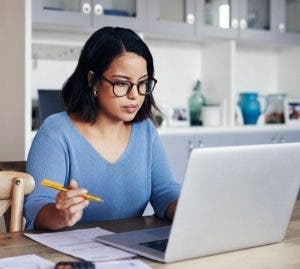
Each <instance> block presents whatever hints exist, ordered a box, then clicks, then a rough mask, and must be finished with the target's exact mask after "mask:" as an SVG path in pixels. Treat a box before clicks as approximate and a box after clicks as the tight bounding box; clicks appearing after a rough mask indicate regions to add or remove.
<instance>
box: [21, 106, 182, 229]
mask: <svg viewBox="0 0 300 269" xmlns="http://www.w3.org/2000/svg"><path fill="white" fill-rule="evenodd" d="M26 172H27V173H29V174H31V175H32V176H33V177H34V179H35V183H36V186H35V189H34V191H33V192H32V193H31V194H29V195H28V196H27V197H26V199H25V205H24V213H25V218H26V229H27V230H31V229H34V222H35V218H36V216H37V214H38V212H39V211H40V210H41V208H42V207H44V206H45V205H46V204H49V203H55V197H56V195H57V192H58V191H56V190H53V189H50V188H46V187H43V186H41V184H40V183H41V181H42V179H44V178H48V179H52V180H54V181H57V182H59V183H61V184H63V185H64V186H68V185H69V183H70V181H71V179H75V180H76V181H77V182H78V184H79V186H80V187H81V188H85V189H87V190H88V191H89V193H91V194H94V195H98V196H100V197H101V198H103V200H104V202H103V203H98V202H92V201H91V202H90V204H89V206H88V207H87V208H85V209H84V211H83V215H82V218H81V219H80V221H79V222H78V223H95V222H99V221H104V220H114V219H122V218H131V217H137V216H141V215H142V214H143V212H144V209H145V207H146V206H147V203H148V202H149V201H150V203H151V205H152V206H153V208H154V212H155V214H156V215H158V216H159V217H161V218H164V217H165V213H166V209H167V208H168V206H169V205H170V204H171V203H172V202H173V201H175V200H176V199H178V196H179V192H180V185H179V183H177V182H176V180H175V178H174V175H173V173H172V171H171V169H170V165H169V162H168V159H167V156H166V153H165V150H164V147H163V145H162V143H161V140H160V137H159V135H158V133H157V130H156V128H155V126H154V125H153V124H152V122H151V121H150V120H148V119H147V120H143V121H140V122H136V123H133V124H132V129H131V135H130V139H129V142H128V144H127V146H126V148H125V150H124V151H123V153H122V154H121V155H120V157H119V158H118V160H117V161H115V162H110V161H108V160H107V159H105V157H104V156H102V155H101V154H100V153H99V152H98V151H97V150H96V149H95V148H94V147H93V146H92V145H91V144H90V143H89V142H88V140H87V139H86V138H85V137H84V136H83V135H82V134H81V133H80V132H79V130H78V129H77V127H76V126H75V125H74V123H73V122H72V120H71V119H70V117H69V115H68V114H67V113H66V112H61V113H57V114H54V115H52V116H50V117H48V118H47V119H46V120H45V121H44V123H43V124H42V126H41V128H40V129H39V131H38V133H37V134H36V136H35V138H34V140H33V143H32V146H31V149H30V151H29V155H28V159H27V164H26Z"/></svg>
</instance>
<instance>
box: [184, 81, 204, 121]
mask: <svg viewBox="0 0 300 269" xmlns="http://www.w3.org/2000/svg"><path fill="white" fill-rule="evenodd" d="M203 104H204V96H203V95H202V93H201V81H200V80H197V81H196V84H195V87H194V88H193V93H192V95H191V96H190V97H189V100H188V105H189V115H190V124H191V126H197V125H198V126H199V125H202V120H201V111H202V106H203Z"/></svg>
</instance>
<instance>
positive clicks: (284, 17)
mask: <svg viewBox="0 0 300 269" xmlns="http://www.w3.org/2000/svg"><path fill="white" fill-rule="evenodd" d="M299 14H300V2H299V1H298V0H280V1H278V7H277V19H278V26H277V27H278V31H279V32H280V35H279V39H280V41H281V42H284V43H291V44H295V43H299V42H300V16H299Z"/></svg>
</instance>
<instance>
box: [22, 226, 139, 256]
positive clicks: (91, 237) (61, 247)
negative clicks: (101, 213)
mask: <svg viewBox="0 0 300 269" xmlns="http://www.w3.org/2000/svg"><path fill="white" fill-rule="evenodd" d="M107 234H112V232H109V231H107V230H103V229H100V228H89V229H77V230H73V231H63V232H50V233H41V234H31V233H25V235H26V236H27V237H29V238H31V239H32V240H34V241H37V242H39V243H40V244H43V245H45V246H47V247H50V248H52V249H55V250H57V251H60V252H62V253H65V254H68V255H71V256H73V257H76V258H80V259H83V260H87V261H112V260H117V259H124V258H131V257H134V256H136V255H135V254H133V253H130V252H127V251H123V250H120V249H117V248H113V247H109V246H106V245H104V244H101V243H98V242H96V241H95V238H96V237H97V236H102V235H107Z"/></svg>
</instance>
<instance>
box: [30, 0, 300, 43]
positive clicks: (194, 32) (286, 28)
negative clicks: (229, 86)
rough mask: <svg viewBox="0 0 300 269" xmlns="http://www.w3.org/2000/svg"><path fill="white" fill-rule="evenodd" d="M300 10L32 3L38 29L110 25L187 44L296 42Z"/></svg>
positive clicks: (171, 0) (79, 0) (288, 6)
mask: <svg viewBox="0 0 300 269" xmlns="http://www.w3.org/2000/svg"><path fill="white" fill-rule="evenodd" d="M299 12H300V2H299V1H298V0H152V1H147V0H122V1H119V0H109V1H108V0H34V1H33V0H32V15H33V17H32V19H33V20H32V21H33V25H34V28H41V29H51V30H56V31H57V30H58V31H61V30H63V31H65V30H71V31H74V32H76V31H87V32H89V31H91V28H92V29H93V28H100V27H103V26H106V25H110V26H121V27H128V28H132V29H134V30H136V31H140V32H144V33H146V34H148V35H150V36H151V35H154V36H156V35H157V36H158V37H163V38H169V37H171V38H172V37H177V38H178V37H180V38H182V39H184V40H185V39H186V40H200V39H201V40H203V38H211V37H212V38H214V37H215V38H222V39H223V40H224V39H233V40H241V41H245V40H246V41H247V40H248V41H257V42H262V41H264V42H266V41H267V42H272V43H274V44H276V43H289V44H293V43H294V44H295V43H299V42H300V23H299V21H300V19H299V18H300V17H299V16H298V14H299ZM58 26H60V27H59V28H58Z"/></svg>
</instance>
